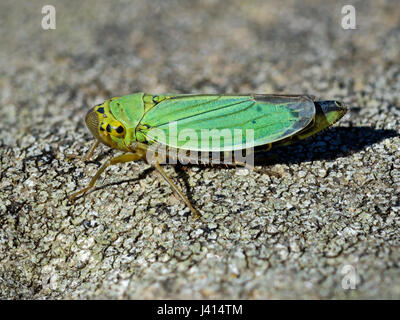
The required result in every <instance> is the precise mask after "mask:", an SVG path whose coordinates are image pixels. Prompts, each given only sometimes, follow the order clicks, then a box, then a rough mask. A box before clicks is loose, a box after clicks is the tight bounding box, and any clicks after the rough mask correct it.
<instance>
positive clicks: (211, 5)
mask: <svg viewBox="0 0 400 320" xmlns="http://www.w3.org/2000/svg"><path fill="white" fill-rule="evenodd" d="M51 2H52V4H53V5H54V6H55V8H56V14H57V15H56V23H57V24H56V30H47V31H45V30H43V29H42V28H41V20H42V17H43V15H42V14H41V8H42V6H43V5H45V4H49V3H48V1H33V2H31V1H18V2H16V1H1V3H0V17H1V18H0V38H1V51H0V123H1V125H0V156H1V160H0V179H1V182H0V183H1V184H0V298H1V299H18V298H22V299H78V298H81V299H94V298H106V299H126V298H133V299H160V298H163V299H164V298H176V299H191V298H193V299H201V298H205V299H213V298H218V299H224V298H235V299H236V298H243V299H278V298H290V299H292V298H300V299H303V298H311V299H332V298H345V299H346V298H356V299H358V298H388V299H398V298H400V268H399V261H400V250H399V249H400V241H399V236H400V234H399V227H400V217H399V215H400V202H399V187H400V185H399V184H400V151H399V148H400V137H399V131H400V102H399V98H400V32H399V30H400V29H399V27H400V17H399V11H398V2H397V1H352V2H351V4H353V5H354V6H355V8H356V13H357V29H356V30H343V29H342V27H341V24H340V21H341V18H342V15H341V7H342V5H344V4H346V3H336V2H332V3H329V4H328V2H327V1H321V2H320V3H318V2H317V1H301V2H298V1H294V0H293V1H284V2H282V1H264V0H260V1H241V0H239V1H217V0H215V1H212V0H208V1H158V2H157V1H124V2H122V1H121V2H114V1H113V2H112V1H107V2H106V1H84V2H83V3H81V2H80V1H68V2H67V1H64V2H61V1H51ZM138 91H145V92H150V93H163V92H176V93H217V92H218V93H224V92H225V93H247V92H257V93H292V94H293V93H309V94H314V95H316V96H319V97H321V98H325V99H338V100H341V101H343V102H345V103H346V104H347V105H348V106H349V108H350V111H349V113H348V114H347V115H346V116H345V117H344V118H343V119H342V121H340V122H339V123H338V124H337V125H335V126H334V127H333V128H332V129H331V130H329V131H327V132H325V133H324V134H321V135H319V136H317V137H316V138H315V139H313V140H310V141H306V142H304V143H302V144H299V145H294V146H291V147H289V148H285V149H283V148H282V149H279V150H275V151H272V152H271V153H270V154H265V157H263V159H262V161H261V162H262V163H261V164H262V165H261V166H260V167H258V168H260V169H267V170H271V171H274V172H276V173H278V174H279V177H276V176H274V175H268V174H266V173H259V172H251V173H250V174H248V175H243V174H240V173H239V172H237V171H236V170H234V169H225V168H211V167H197V166H192V167H186V168H180V167H172V166H166V167H165V170H166V171H167V172H168V173H169V175H170V176H171V177H172V178H173V179H174V180H175V181H177V183H178V184H179V185H180V186H181V188H182V189H183V190H184V191H185V192H186V193H187V194H189V197H190V198H191V199H192V202H193V204H194V206H195V207H196V208H198V209H199V211H200V212H201V214H202V218H201V219H199V220H195V221H194V220H193V219H192V218H191V217H190V215H189V210H188V209H187V208H186V207H185V206H184V204H182V203H181V202H180V201H179V200H178V199H177V198H176V197H175V196H174V195H173V193H172V191H171V189H170V188H169V186H168V185H166V184H165V183H164V182H162V181H161V180H160V179H159V177H158V176H157V174H156V172H155V171H153V170H152V169H151V168H150V167H149V165H147V164H145V163H142V162H138V163H137V164H136V165H135V164H123V165H119V166H115V167H112V168H110V169H108V171H107V174H106V175H105V176H103V177H102V178H101V179H100V181H99V183H98V186H99V188H97V189H96V190H95V191H93V192H91V193H89V194H88V195H87V196H86V197H85V198H80V199H79V200H78V201H77V202H76V203H75V204H74V205H72V204H71V203H69V202H68V200H67V195H68V194H70V193H71V192H73V191H75V190H77V189H79V188H82V187H83V186H85V185H86V184H87V183H88V181H89V179H90V177H91V176H93V175H94V173H95V171H96V170H97V169H98V167H99V166H100V165H101V163H103V162H104V161H105V160H106V159H107V158H108V157H110V156H111V151H108V150H107V148H106V147H102V148H101V149H100V150H99V151H97V153H96V156H95V158H96V160H95V161H92V162H90V163H86V164H85V163H83V162H81V161H77V160H67V159H66V157H65V154H66V153H78V154H83V153H84V152H86V151H87V150H88V148H89V147H90V145H91V136H90V134H89V132H88V130H87V129H86V127H85V125H84V121H83V119H84V115H85V113H86V111H87V109H88V108H89V107H90V106H93V105H95V104H97V103H99V102H102V101H104V100H105V99H107V98H109V97H112V96H120V95H124V94H128V93H133V92H138ZM101 185H102V186H103V187H100V186H101ZM349 270H350V272H349ZM349 276H351V277H352V278H351V279H355V289H346V283H349V282H348V281H350V280H348V279H350V278H349ZM346 277H347V278H346ZM346 281H347V282H346ZM351 283H352V284H353V282H351ZM347 287H348V286H347Z"/></svg>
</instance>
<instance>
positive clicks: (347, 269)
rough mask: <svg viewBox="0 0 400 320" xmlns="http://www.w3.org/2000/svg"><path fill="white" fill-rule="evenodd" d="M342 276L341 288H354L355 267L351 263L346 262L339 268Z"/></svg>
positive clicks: (355, 283)
mask: <svg viewBox="0 0 400 320" xmlns="http://www.w3.org/2000/svg"><path fill="white" fill-rule="evenodd" d="M341 274H342V275H343V278H342V289H344V290H354V289H356V285H357V273H356V268H355V267H354V266H352V265H351V264H346V265H345V266H343V268H342V270H341Z"/></svg>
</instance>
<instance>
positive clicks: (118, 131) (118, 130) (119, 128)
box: [115, 126, 124, 133]
mask: <svg viewBox="0 0 400 320" xmlns="http://www.w3.org/2000/svg"><path fill="white" fill-rule="evenodd" d="M115 131H117V133H122V132H124V127H123V126H119V127H118V128H117V129H116V130H115Z"/></svg>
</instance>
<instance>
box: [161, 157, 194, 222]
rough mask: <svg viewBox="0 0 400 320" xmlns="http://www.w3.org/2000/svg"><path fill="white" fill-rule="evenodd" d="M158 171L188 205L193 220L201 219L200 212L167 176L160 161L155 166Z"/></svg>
mask: <svg viewBox="0 0 400 320" xmlns="http://www.w3.org/2000/svg"><path fill="white" fill-rule="evenodd" d="M154 166H155V168H156V170H157V171H158V172H159V173H160V174H161V176H162V177H163V179H164V180H165V181H166V182H168V184H169V185H170V187H171V188H172V190H173V191H175V192H176V193H177V194H178V195H179V197H180V198H181V199H182V200H183V201H184V202H185V203H186V205H187V206H188V207H189V209H190V211H192V213H193V218H194V219H198V218H199V217H200V214H199V212H198V211H197V210H196V209H195V208H193V206H192V204H191V203H190V201H189V199H188V198H187V197H186V196H185V195H184V194H183V192H182V191H181V190H180V189H179V187H178V186H177V185H176V184H175V183H174V182H173V181H172V180H171V178H170V177H168V175H167V174H166V172H165V171H164V170H163V169H162V168H161V166H160V164H159V163H158V161H156V162H155V164H154Z"/></svg>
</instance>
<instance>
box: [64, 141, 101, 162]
mask: <svg viewBox="0 0 400 320" xmlns="http://www.w3.org/2000/svg"><path fill="white" fill-rule="evenodd" d="M98 145H99V140H97V139H96V141H95V142H94V143H93V145H92V147H91V148H90V149H89V151H88V152H86V154H85V155H84V156H82V155H79V154H66V155H65V156H66V157H67V158H68V159H79V160H83V161H85V162H87V161H90V158H91V157H92V155H93V152H94V150H96V148H97V146H98Z"/></svg>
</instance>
